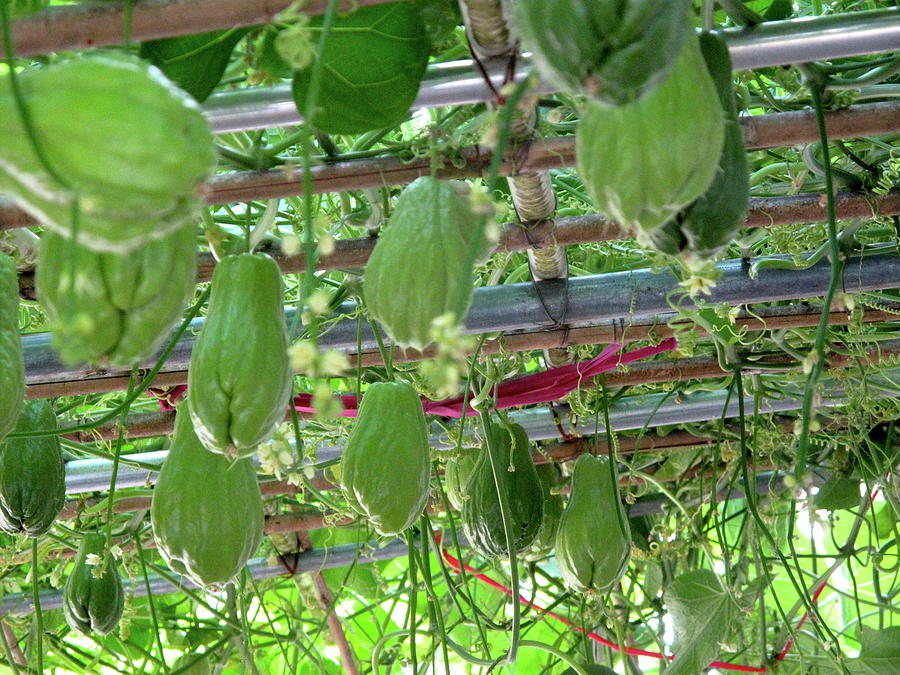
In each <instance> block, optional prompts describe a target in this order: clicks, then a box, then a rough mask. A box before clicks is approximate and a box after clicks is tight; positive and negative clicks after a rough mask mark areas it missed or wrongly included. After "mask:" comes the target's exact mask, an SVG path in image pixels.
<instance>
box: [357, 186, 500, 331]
mask: <svg viewBox="0 0 900 675" xmlns="http://www.w3.org/2000/svg"><path fill="white" fill-rule="evenodd" d="M469 189H470V188H469V186H468V185H467V184H466V183H463V182H461V181H441V180H437V179H436V178H432V177H430V176H423V177H421V178H417V179H416V180H415V181H413V182H412V183H411V184H409V185H408V186H406V188H405V189H404V190H403V192H402V194H401V195H400V198H399V199H398V200H397V204H396V205H395V207H394V212H393V213H392V214H391V217H390V220H389V221H388V223H387V227H386V229H385V230H384V232H383V233H382V234H381V235H380V236H379V237H378V241H377V243H376V244H375V249H374V250H373V251H372V256H371V257H370V258H369V263H368V265H367V266H366V272H365V275H364V277H363V297H364V298H365V302H366V308H367V309H368V311H369V313H370V314H371V315H372V316H373V317H375V318H376V319H378V321H379V322H380V323H381V326H382V328H384V330H385V331H386V332H387V334H388V335H390V337H391V339H392V340H393V341H394V342H395V343H397V344H398V345H400V346H401V347H403V348H407V347H414V348H415V349H422V348H424V347H425V345H427V344H428V343H430V342H431V336H430V329H431V324H432V321H434V319H436V318H437V317H439V316H441V315H443V314H446V313H448V312H449V313H452V314H453V317H454V320H455V321H457V322H461V321H462V320H463V319H464V318H465V314H466V310H467V309H468V308H469V304H470V303H471V301H472V288H473V282H472V276H473V273H472V272H473V268H472V263H473V262H475V261H473V260H472V259H471V258H472V252H473V251H472V246H473V238H474V237H475V236H476V234H477V233H478V217H477V216H476V214H475V213H474V212H473V209H472V206H471V202H470V199H469ZM483 253H484V247H479V250H478V251H477V252H476V259H477V258H479V257H480V255H479V254H483Z"/></svg>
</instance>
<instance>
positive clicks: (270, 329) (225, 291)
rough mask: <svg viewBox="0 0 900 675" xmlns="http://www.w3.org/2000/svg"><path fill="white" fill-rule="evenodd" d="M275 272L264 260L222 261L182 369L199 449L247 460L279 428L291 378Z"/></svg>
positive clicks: (246, 256)
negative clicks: (185, 373) (185, 369)
mask: <svg viewBox="0 0 900 675" xmlns="http://www.w3.org/2000/svg"><path fill="white" fill-rule="evenodd" d="M283 293H284V290H283V286H282V282H281V270H280V269H279V267H278V264H277V263H276V262H275V261H274V260H273V259H272V258H270V257H269V256H268V255H266V254H264V253H242V254H240V255H235V256H226V257H225V258H223V259H222V260H221V261H220V262H219V264H218V265H216V269H215V271H214V272H213V277H212V292H211V293H210V298H209V311H208V312H207V315H206V322H205V323H204V324H203V328H202V329H201V331H200V336H199V337H198V338H197V342H196V343H195V344H194V349H193V352H192V354H191V364H190V367H189V369H188V390H189V391H190V396H189V397H188V408H189V410H190V412H191V418H192V419H193V421H194V430H195V432H196V434H197V437H198V438H199V439H200V442H201V443H203V445H204V446H205V447H206V449H207V450H209V451H211V452H217V453H221V454H225V455H228V456H229V457H230V458H236V457H249V456H250V455H252V454H253V452H254V451H255V450H256V446H257V445H259V444H260V443H262V442H263V441H265V440H267V439H268V438H269V437H270V436H271V435H272V432H273V431H274V430H275V427H276V426H277V425H278V423H279V422H281V421H283V420H284V416H285V414H286V412H287V404H288V399H289V397H290V394H291V385H292V382H293V378H292V376H291V367H290V362H289V360H288V354H287V329H286V327H285V321H284V306H283V305H282V298H283Z"/></svg>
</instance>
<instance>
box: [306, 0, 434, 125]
mask: <svg viewBox="0 0 900 675" xmlns="http://www.w3.org/2000/svg"><path fill="white" fill-rule="evenodd" d="M309 25H310V28H313V29H315V28H319V27H321V25H322V18H321V17H319V18H317V19H313V20H311V21H310V24H309ZM429 51H430V42H429V40H428V34H427V32H426V30H425V25H424V23H423V22H422V18H421V15H420V13H419V10H418V8H417V7H416V6H415V5H414V4H412V3H407V2H398V3H390V4H387V5H377V6H375V7H366V8H362V9H359V10H357V11H355V12H353V13H352V14H349V15H347V16H340V17H337V18H336V19H335V20H334V23H333V24H332V27H331V31H330V33H329V34H328V40H327V42H326V44H325V51H324V54H323V59H322V78H321V80H320V88H319V96H318V101H317V105H316V108H315V110H313V111H312V113H311V114H307V115H305V117H306V118H307V121H309V123H310V124H312V126H314V127H315V128H316V129H318V130H319V131H324V132H325V133H329V134H356V133H360V132H363V131H370V130H372V129H384V128H386V127H392V126H395V125H397V124H399V123H400V122H402V121H403V120H404V119H406V116H407V114H408V113H409V108H410V106H411V105H412V103H413V101H415V98H416V94H417V93H418V91H419V84H420V83H421V81H422V77H423V76H424V74H425V66H426V65H427V63H428V54H429ZM314 67H315V64H313V65H310V66H309V67H308V68H305V69H303V70H299V71H297V72H295V73H294V84H293V94H294V102H295V103H296V105H297V110H299V111H300V113H301V114H304V111H306V108H307V96H308V94H309V88H310V80H311V76H312V71H313V68H314Z"/></svg>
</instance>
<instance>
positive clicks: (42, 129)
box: [0, 54, 215, 252]
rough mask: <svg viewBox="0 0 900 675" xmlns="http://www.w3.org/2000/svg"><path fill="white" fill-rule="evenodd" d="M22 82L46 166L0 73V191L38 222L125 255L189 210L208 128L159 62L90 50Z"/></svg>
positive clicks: (209, 164) (210, 161)
mask: <svg viewBox="0 0 900 675" xmlns="http://www.w3.org/2000/svg"><path fill="white" fill-rule="evenodd" d="M19 81H20V84H21V88H22V93H23V96H24V99H25V105H26V106H27V108H28V113H29V117H30V119H31V124H32V127H33V129H34V132H35V137H36V139H37V140H38V142H39V143H40V148H41V151H42V152H43V157H44V159H45V160H46V163H47V164H49V166H50V169H49V170H48V168H47V166H46V165H45V163H44V161H42V159H41V156H40V155H39V154H38V152H36V150H35V145H34V142H33V139H32V138H31V136H30V134H29V133H28V131H27V130H26V129H25V127H24V125H23V123H22V120H21V117H20V115H19V110H18V107H17V104H16V98H15V96H14V94H13V90H12V86H11V83H10V78H9V76H4V77H0V191H2V192H3V193H5V194H8V195H11V196H12V197H13V198H14V199H15V200H16V201H17V202H18V203H19V204H20V205H21V206H22V208H23V209H25V210H26V211H28V212H29V213H30V214H31V215H33V216H34V217H35V218H37V219H38V220H39V221H41V223H42V224H43V225H45V226H46V227H48V228H50V229H52V230H54V231H56V232H57V233H59V234H61V235H62V236H64V237H72V236H73V235H75V234H76V230H77V238H78V242H79V243H81V244H83V245H85V246H89V247H91V248H93V249H95V250H98V251H120V252H121V251H126V250H129V249H131V248H134V247H135V246H137V245H139V244H141V243H143V242H146V241H149V240H151V239H157V238H159V237H162V236H164V235H165V234H167V233H168V232H171V231H172V230H175V229H177V228H179V227H182V226H183V225H185V223H187V222H188V221H190V220H191V219H192V218H193V217H194V216H195V214H196V213H197V211H198V209H199V207H200V198H199V195H198V193H197V188H198V187H199V184H200V182H201V181H202V180H203V179H205V178H206V177H207V175H208V174H209V173H210V172H211V170H212V168H213V165H214V159H215V157H214V153H213V139H212V134H211V133H210V130H209V125H208V124H207V122H206V119H205V118H204V116H203V113H202V111H201V109H200V106H199V105H198V104H197V103H196V102H195V101H194V100H193V99H192V98H191V97H190V96H188V95H187V94H185V93H184V92H183V91H181V90H180V89H178V88H177V87H175V86H174V85H173V84H172V83H171V82H169V80H167V79H166V78H165V77H164V76H163V74H162V73H161V72H160V71H159V70H158V69H157V68H155V67H153V66H149V65H148V64H146V63H144V62H143V61H140V60H139V59H134V58H130V57H126V56H122V55H113V54H94V55H91V56H86V57H79V58H73V59H70V60H67V61H62V62H59V63H54V64H51V65H48V66H43V67H40V68H33V69H28V70H25V71H23V72H22V73H21V75H20V76H19ZM60 177H62V180H64V181H65V185H63V184H61V182H60ZM75 195H77V197H78V209H77V211H78V214H77V221H75V219H74V218H73V214H74V211H75V209H74V208H73V206H74V198H75Z"/></svg>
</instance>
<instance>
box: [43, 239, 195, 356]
mask: <svg viewBox="0 0 900 675" xmlns="http://www.w3.org/2000/svg"><path fill="white" fill-rule="evenodd" d="M73 261H74V264H75V274H74V282H75V290H74V292H73V291H72V281H73V275H72V263H73ZM196 276H197V244H196V240H195V232H194V227H193V226H192V225H188V226H187V227H181V228H179V229H177V230H176V231H174V232H171V233H170V234H167V235H166V236H164V237H162V238H160V239H154V240H153V241H149V242H147V243H146V244H143V245H141V246H140V247H138V248H136V249H134V250H132V251H129V252H128V253H98V252H96V251H93V250H91V249H89V248H88V247H86V246H82V245H81V244H78V243H76V242H75V241H73V240H72V239H66V238H65V237H63V236H60V235H59V234H57V233H55V232H53V231H52V230H47V231H45V232H44V233H43V234H42V235H41V244H40V252H39V254H38V267H37V275H36V282H37V292H38V299H39V300H40V302H41V306H42V307H43V308H44V310H45V311H46V312H47V317H48V318H49V319H50V321H51V323H52V327H53V346H54V347H55V348H56V350H57V351H58V352H59V354H60V356H61V357H62V360H63V361H64V362H65V363H67V364H70V365H81V364H83V363H90V364H93V365H98V366H101V367H122V368H130V367H131V366H133V365H135V364H136V363H140V362H141V361H143V360H144V359H146V358H148V357H150V356H153V354H154V353H155V351H156V350H157V349H158V348H159V347H160V346H161V344H162V342H163V341H164V340H165V339H166V338H167V337H168V336H169V330H170V329H171V328H172V326H173V324H174V323H175V322H176V321H177V320H178V319H179V318H180V317H181V314H182V312H183V311H184V308H185V305H187V303H188V301H189V300H190V298H191V295H193V293H194V282H195V280H196Z"/></svg>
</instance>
